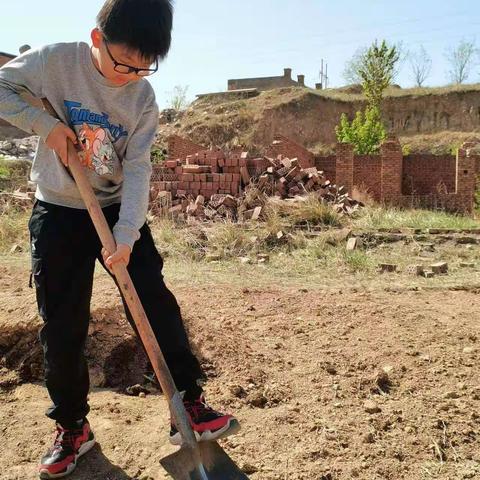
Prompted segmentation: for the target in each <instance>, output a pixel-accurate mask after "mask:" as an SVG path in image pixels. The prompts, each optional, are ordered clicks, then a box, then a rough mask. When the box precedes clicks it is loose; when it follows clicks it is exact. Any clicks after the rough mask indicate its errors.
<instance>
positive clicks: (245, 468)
mask: <svg viewBox="0 0 480 480" xmlns="http://www.w3.org/2000/svg"><path fill="white" fill-rule="evenodd" d="M240 470H241V471H242V472H243V473H245V474H247V475H251V474H252V473H256V472H258V468H257V467H255V466H253V465H252V464H251V463H244V464H243V465H242V466H241V467H240Z"/></svg>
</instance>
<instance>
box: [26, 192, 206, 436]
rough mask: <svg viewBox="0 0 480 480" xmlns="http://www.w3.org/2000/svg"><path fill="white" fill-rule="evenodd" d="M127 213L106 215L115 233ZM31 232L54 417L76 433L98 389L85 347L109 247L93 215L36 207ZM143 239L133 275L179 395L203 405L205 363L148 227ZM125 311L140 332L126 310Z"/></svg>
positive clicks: (107, 210) (39, 204) (50, 413)
mask: <svg viewBox="0 0 480 480" xmlns="http://www.w3.org/2000/svg"><path fill="white" fill-rule="evenodd" d="M119 210H120V205H118V204H115V205H111V206H109V207H106V208H104V209H103V212H104V214H105V217H106V219H107V222H108V224H109V225H110V228H112V227H113V225H115V223H116V221H117V219H118V213H119ZM29 230H30V239H31V249H32V275H33V280H34V283H35V288H36V294H37V303H38V309H39V312H40V315H41V317H42V318H43V320H44V325H43V327H42V329H41V331H40V341H41V344H42V348H43V352H44V364H45V381H46V386H47V389H48V392H49V394H50V398H51V400H52V406H51V407H50V408H49V409H48V410H47V412H46V414H47V416H48V417H50V418H52V419H54V420H56V421H58V422H59V423H61V424H62V425H63V426H64V427H68V426H69V425H72V423H73V422H75V421H76V420H79V419H81V418H83V417H85V416H86V415H87V413H88V411H89V406H88V403H87V395H88V391H89V386H90V384H89V375H88V368H87V363H86V360H85V357H84V347H85V342H86V339H87V334H88V324H89V318H90V299H91V296H92V284H93V273H94V267H95V260H99V261H100V262H101V263H102V265H103V259H102V256H101V244H100V241H99V239H98V236H97V234H96V232H95V229H94V226H93V224H92V222H91V220H90V217H89V215H88V212H87V211H86V210H79V209H73V208H67V207H61V206H58V205H53V204H50V203H46V202H43V201H39V200H37V201H36V202H35V205H34V207H33V212H32V216H31V218H30V221H29ZM140 235H141V236H140V239H139V240H138V241H137V242H136V243H135V245H134V248H133V251H132V254H131V257H130V263H129V265H128V272H129V273H130V276H131V277H132V280H133V283H134V285H135V288H136V290H137V292H138V295H139V297H140V300H141V302H142V304H143V307H144V309H145V312H146V314H147V317H148V319H149V321H150V325H151V326H152V329H153V331H154V333H155V336H156V338H157V341H158V342H159V344H160V347H161V349H162V352H163V354H164V356H165V359H166V361H167V364H168V366H169V368H170V370H171V372H172V376H173V378H174V380H175V383H176V385H177V388H178V389H179V390H180V391H182V390H186V391H187V396H188V397H196V396H197V395H199V394H200V393H201V388H200V387H199V386H198V384H197V380H198V379H200V378H202V377H203V375H202V372H201V368H200V365H199V362H198V360H197V359H196V357H195V356H194V355H193V354H192V352H191V350H190V346H189V342H188V338H187V335H186V332H185V328H184V325H183V321H182V317H181V313H180V308H179V306H178V303H177V301H176V299H175V297H174V295H173V294H172V293H171V292H170V290H168V288H167V287H166V285H165V283H164V280H163V275H162V267H163V260H162V258H161V256H160V254H159V253H158V251H157V249H156V247H155V244H154V242H153V239H152V235H151V232H150V229H149V227H148V226H147V225H146V224H145V225H143V227H142V228H141V230H140ZM107 271H108V270H107ZM109 273H110V272H109ZM124 306H125V311H126V314H127V318H128V320H129V322H130V324H131V325H132V327H133V328H134V330H136V329H135V326H134V324H133V320H132V318H131V315H130V312H129V311H128V308H127V307H126V305H125V303H124Z"/></svg>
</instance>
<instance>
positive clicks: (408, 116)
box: [160, 85, 480, 150]
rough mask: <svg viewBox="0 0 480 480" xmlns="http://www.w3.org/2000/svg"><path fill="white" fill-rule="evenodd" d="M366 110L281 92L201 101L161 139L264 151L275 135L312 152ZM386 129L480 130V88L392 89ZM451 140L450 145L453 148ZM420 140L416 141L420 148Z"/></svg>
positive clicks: (327, 96)
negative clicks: (176, 138) (344, 122)
mask: <svg viewBox="0 0 480 480" xmlns="http://www.w3.org/2000/svg"><path fill="white" fill-rule="evenodd" d="M363 107H364V99H363V97H362V95H359V94H347V93H345V92H343V91H341V90H325V91H323V92H321V91H316V90H310V89H304V88H294V87H292V88H280V89H276V90H271V91H267V92H262V93H261V94H260V95H259V96H257V97H254V98H249V99H242V100H238V99H237V100H234V101H226V100H225V98H224V97H222V98H215V97H205V98H203V99H200V100H197V101H196V102H194V103H193V104H192V106H191V107H190V108H189V109H188V110H187V111H186V112H185V114H184V115H183V116H182V117H181V118H179V119H176V120H175V121H173V122H172V123H167V124H164V125H162V126H161V129H160V138H164V137H166V136H168V135H169V134H171V133H177V134H179V135H184V136H186V137H188V138H190V139H191V140H193V141H195V142H197V143H200V144H202V145H206V146H209V145H215V146H218V147H223V148H225V147H227V148H228V147H231V146H235V145H236V144H242V145H246V146H248V147H250V148H253V149H257V150H262V149H264V148H265V147H266V146H267V145H269V144H270V143H271V141H272V139H273V135H274V134H275V133H280V134H283V135H286V136H288V137H290V138H292V139H293V140H295V141H297V142H299V143H301V144H303V145H305V146H307V147H312V148H318V147H319V146H320V145H331V144H333V143H334V142H335V141H336V138H335V126H336V125H338V123H339V119H340V116H341V114H342V113H346V114H347V115H348V116H349V117H350V118H353V116H354V115H355V112H356V111H357V110H359V109H362V108H363ZM383 111H384V121H385V124H386V126H387V127H388V128H389V129H390V130H391V131H392V132H393V133H395V134H396V135H398V136H399V137H402V138H403V137H406V138H408V137H414V138H415V137H416V136H419V135H420V136H425V135H433V134H439V133H440V132H445V133H446V132H456V133H457V134H458V133H463V134H468V133H472V132H477V133H478V132H480V86H479V85H468V86H460V87H445V88H431V89H428V88H424V89H392V90H391V91H390V92H389V94H388V95H387V97H386V99H385V103H384V107H383ZM449 141H450V140H449V138H448V136H447V138H446V140H445V142H446V144H448V142H449ZM415 144H416V142H413V145H415Z"/></svg>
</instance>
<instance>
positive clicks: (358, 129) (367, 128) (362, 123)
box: [335, 106, 387, 155]
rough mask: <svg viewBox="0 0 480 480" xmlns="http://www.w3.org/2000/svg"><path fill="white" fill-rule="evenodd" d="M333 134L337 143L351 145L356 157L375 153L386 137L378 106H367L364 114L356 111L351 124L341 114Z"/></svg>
mask: <svg viewBox="0 0 480 480" xmlns="http://www.w3.org/2000/svg"><path fill="white" fill-rule="evenodd" d="M335 133H336V134H337V140H338V141H339V142H341V143H351V144H352V145H353V146H354V147H355V148H354V153H356V154H358V155H367V154H372V153H377V152H378V150H379V148H380V145H381V143H382V142H383V140H385V138H386V136H387V132H386V131H385V126H384V125H383V122H382V119H381V116H380V110H379V108H378V106H368V107H367V108H366V109H365V113H363V112H361V111H358V112H357V113H356V115H355V118H354V119H353V120H352V122H351V123H350V122H349V121H348V118H347V116H346V115H345V114H344V113H343V114H342V116H341V118H340V124H339V125H338V126H337V127H335Z"/></svg>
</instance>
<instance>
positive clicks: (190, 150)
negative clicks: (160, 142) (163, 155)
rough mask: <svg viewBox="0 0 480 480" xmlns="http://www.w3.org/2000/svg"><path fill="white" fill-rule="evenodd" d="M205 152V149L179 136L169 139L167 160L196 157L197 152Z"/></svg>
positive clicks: (172, 136)
mask: <svg viewBox="0 0 480 480" xmlns="http://www.w3.org/2000/svg"><path fill="white" fill-rule="evenodd" d="M202 150H205V147H202V146H201V145H198V144H196V143H193V142H191V141H190V140H188V139H186V138H183V137H180V136H178V135H171V136H170V137H168V157H167V160H176V159H177V158H186V157H187V156H188V155H195V154H196V153H197V152H200V151H202Z"/></svg>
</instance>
